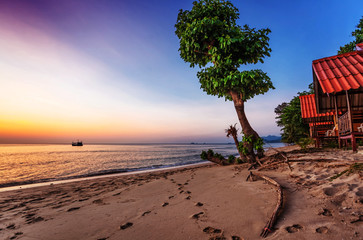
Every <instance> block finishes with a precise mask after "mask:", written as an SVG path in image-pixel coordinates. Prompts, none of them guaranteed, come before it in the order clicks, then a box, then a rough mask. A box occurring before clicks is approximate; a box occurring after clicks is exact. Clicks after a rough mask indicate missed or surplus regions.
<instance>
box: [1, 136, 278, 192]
mask: <svg viewBox="0 0 363 240" xmlns="http://www.w3.org/2000/svg"><path fill="white" fill-rule="evenodd" d="M271 145H272V147H280V146H283V144H282V143H272V144H271ZM271 145H268V146H266V147H269V146H271ZM208 149H212V150H213V151H214V152H218V153H220V154H222V155H223V156H229V155H235V156H237V155H238V153H237V150H236V147H235V145H234V144H109V145H98V144H85V145H84V146H82V147H73V146H71V145H70V144H69V145H65V144H0V188H2V187H9V186H16V185H24V184H32V183H39V182H49V181H58V180H66V179H74V178H82V177H90V176H98V175H106V174H113V173H122V172H132V171H143V170H150V169H158V168H166V167H173V166H182V165H188V164H195V163H200V162H203V160H202V159H200V153H201V152H202V150H208Z"/></svg>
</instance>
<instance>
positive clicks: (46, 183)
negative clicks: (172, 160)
mask: <svg viewBox="0 0 363 240" xmlns="http://www.w3.org/2000/svg"><path fill="white" fill-rule="evenodd" d="M208 164H213V163H211V162H208V161H206V162H198V163H191V164H186V165H178V166H172V167H160V168H156V169H145V170H136V171H126V172H119V173H105V174H99V175H95V176H89V177H77V176H76V177H74V178H67V179H63V180H53V181H42V182H35V183H29V184H20V185H12V186H8V187H0V193H1V192H7V191H13V190H20V189H27V188H34V187H43V186H50V185H56V184H63V183H72V182H79V181H86V180H93V179H98V178H108V177H118V176H128V175H134V174H135V175H137V174H143V173H152V172H158V171H170V170H178V169H179V168H189V167H190V168H192V167H198V166H199V165H208Z"/></svg>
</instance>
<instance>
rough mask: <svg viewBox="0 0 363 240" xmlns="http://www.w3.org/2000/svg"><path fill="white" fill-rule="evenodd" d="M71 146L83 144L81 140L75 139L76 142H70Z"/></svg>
mask: <svg viewBox="0 0 363 240" xmlns="http://www.w3.org/2000/svg"><path fill="white" fill-rule="evenodd" d="M72 146H83V142H82V141H79V140H77V142H72Z"/></svg>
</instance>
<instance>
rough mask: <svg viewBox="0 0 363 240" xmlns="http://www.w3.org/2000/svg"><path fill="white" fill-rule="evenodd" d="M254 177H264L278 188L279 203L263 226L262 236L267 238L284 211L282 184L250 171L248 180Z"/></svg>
mask: <svg viewBox="0 0 363 240" xmlns="http://www.w3.org/2000/svg"><path fill="white" fill-rule="evenodd" d="M254 177H258V178H262V179H264V180H266V181H267V182H268V183H270V184H272V185H274V186H275V187H276V189H277V203H276V206H275V209H274V211H273V213H272V216H271V218H270V220H269V221H268V222H267V223H266V225H265V227H264V228H263V230H262V232H261V234H260V236H261V237H263V238H265V237H267V235H268V234H269V233H270V232H272V229H273V226H274V224H275V222H276V220H277V216H278V215H279V214H280V213H281V211H282V206H283V192H282V187H281V185H280V184H279V183H278V182H276V181H275V180H273V179H271V178H269V177H266V176H264V175H262V174H260V173H256V172H252V171H250V174H249V175H248V177H247V179H246V181H248V180H249V179H250V180H252V181H254Z"/></svg>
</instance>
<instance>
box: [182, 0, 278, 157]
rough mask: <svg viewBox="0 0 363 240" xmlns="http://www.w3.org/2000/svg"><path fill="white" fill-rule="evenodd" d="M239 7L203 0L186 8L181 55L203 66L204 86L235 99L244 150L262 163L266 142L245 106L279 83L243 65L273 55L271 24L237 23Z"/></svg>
mask: <svg viewBox="0 0 363 240" xmlns="http://www.w3.org/2000/svg"><path fill="white" fill-rule="evenodd" d="M238 18H239V11H238V9H237V8H236V7H235V6H233V4H232V3H231V2H230V1H226V0H199V1H195V2H193V8H192V9H191V10H190V11H188V10H185V11H184V10H182V9H181V10H180V11H179V14H178V18H177V23H176V24H175V28H176V31H175V34H176V35H177V36H178V38H179V40H180V48H179V52H180V56H181V58H182V59H183V60H184V61H185V62H188V63H190V67H195V66H197V67H199V68H200V71H199V72H198V73H197V76H198V79H199V82H200V84H201V88H202V89H203V90H204V91H205V92H206V93H207V94H209V95H214V96H218V97H224V98H225V99H226V100H229V101H233V103H234V107H235V109H236V112H237V115H238V119H239V121H240V124H241V126H242V132H243V135H244V137H243V139H244V141H243V144H242V145H241V146H240V150H241V151H242V152H243V154H244V156H246V158H247V160H248V161H249V162H250V163H255V162H256V156H255V153H254V149H256V146H258V147H257V148H258V150H259V153H262V148H261V145H262V141H261V139H260V137H259V135H258V134H257V132H256V131H255V130H254V129H253V128H252V127H251V125H250V123H249V122H248V120H247V117H246V114H245V110H244V105H245V102H246V101H247V100H249V99H251V98H253V97H254V96H255V95H258V94H264V93H266V92H267V91H268V90H269V89H271V88H274V87H273V84H272V82H271V80H270V78H269V77H268V76H267V74H266V73H265V72H263V71H261V70H260V69H257V70H249V71H241V70H239V68H240V66H241V65H247V64H256V63H258V62H261V63H263V59H264V58H265V57H266V56H270V52H271V49H270V48H269V44H268V41H269V37H268V34H269V33H270V32H271V31H270V29H268V28H266V29H255V28H250V27H249V26H248V25H244V26H243V27H241V26H239V25H237V23H236V21H237V19H238Z"/></svg>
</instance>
